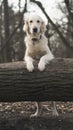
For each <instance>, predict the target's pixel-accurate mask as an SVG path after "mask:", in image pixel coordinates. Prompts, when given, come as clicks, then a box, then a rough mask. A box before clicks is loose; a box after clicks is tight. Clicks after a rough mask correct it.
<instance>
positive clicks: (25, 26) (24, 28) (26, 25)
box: [23, 20, 29, 33]
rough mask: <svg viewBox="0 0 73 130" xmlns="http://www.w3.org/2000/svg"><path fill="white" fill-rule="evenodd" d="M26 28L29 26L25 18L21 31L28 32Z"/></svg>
mask: <svg viewBox="0 0 73 130" xmlns="http://www.w3.org/2000/svg"><path fill="white" fill-rule="evenodd" d="M28 28H29V27H28V21H27V20H26V21H25V23H24V26H23V31H24V32H26V33H27V32H28Z"/></svg>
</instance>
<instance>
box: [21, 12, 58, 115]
mask: <svg viewBox="0 0 73 130" xmlns="http://www.w3.org/2000/svg"><path fill="white" fill-rule="evenodd" d="M23 30H24V31H25V32H26V37H25V45H26V51H25V56H24V61H25V62H26V67H27V70H28V71H29V72H32V71H33V70H34V64H33V62H34V60H35V59H39V62H38V70H39V71H44V69H45V67H46V65H47V64H48V63H49V61H51V60H52V59H54V56H53V54H52V52H51V51H50V49H49V46H48V40H47V38H46V36H45V31H46V25H45V22H44V21H43V20H42V18H41V17H40V16H38V15H36V14H31V13H30V14H29V15H28V17H27V18H25V24H24V27H23ZM36 105H37V110H36V112H35V114H33V116H37V115H38V113H39V111H38V110H39V109H38V106H39V105H38V103H36ZM54 115H58V113H57V111H56V109H55V107H54Z"/></svg>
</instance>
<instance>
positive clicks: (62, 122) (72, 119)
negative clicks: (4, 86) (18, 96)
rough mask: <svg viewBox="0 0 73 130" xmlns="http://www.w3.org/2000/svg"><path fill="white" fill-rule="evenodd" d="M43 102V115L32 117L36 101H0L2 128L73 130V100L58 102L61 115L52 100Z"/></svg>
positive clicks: (9, 129) (6, 129) (10, 129)
mask: <svg viewBox="0 0 73 130" xmlns="http://www.w3.org/2000/svg"><path fill="white" fill-rule="evenodd" d="M41 104H42V109H41V112H42V114H41V116H38V117H34V118H30V115H31V114H33V113H34V112H35V111H36V106H35V102H33V103H32V102H17V103H0V130H47V129H48V130H73V102H56V107H57V110H58V113H59V117H53V116H52V106H51V102H43V103H41Z"/></svg>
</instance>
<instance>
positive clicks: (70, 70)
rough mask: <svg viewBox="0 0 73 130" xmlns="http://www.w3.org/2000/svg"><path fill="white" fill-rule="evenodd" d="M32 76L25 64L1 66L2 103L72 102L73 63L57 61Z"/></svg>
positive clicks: (0, 96)
mask: <svg viewBox="0 0 73 130" xmlns="http://www.w3.org/2000/svg"><path fill="white" fill-rule="evenodd" d="M34 65H35V70H34V71H33V72H32V73H31V72H28V71H27V69H26V65H25V63H24V62H23V61H21V62H13V63H5V64H0V102H16V101H49V100H50V101H53V100H54V101H73V59H54V60H53V61H51V62H50V63H49V64H48V65H47V66H46V69H45V71H43V72H40V71H39V70H38V69H37V61H36V62H35V63H34Z"/></svg>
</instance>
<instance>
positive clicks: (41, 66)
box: [38, 62, 45, 71]
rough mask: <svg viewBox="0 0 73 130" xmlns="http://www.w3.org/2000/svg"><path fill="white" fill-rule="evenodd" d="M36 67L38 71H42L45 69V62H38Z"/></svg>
mask: <svg viewBox="0 0 73 130" xmlns="http://www.w3.org/2000/svg"><path fill="white" fill-rule="evenodd" d="M38 69H39V70H40V71H43V70H44V69H45V63H44V62H39V64H38Z"/></svg>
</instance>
